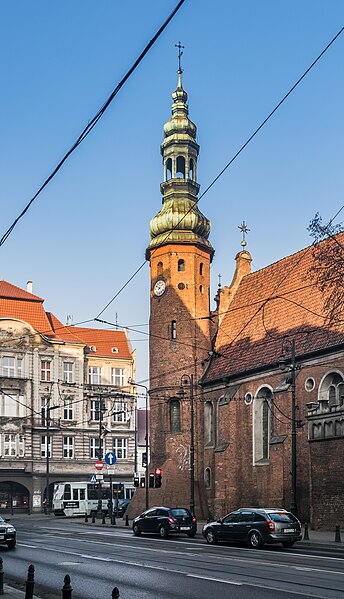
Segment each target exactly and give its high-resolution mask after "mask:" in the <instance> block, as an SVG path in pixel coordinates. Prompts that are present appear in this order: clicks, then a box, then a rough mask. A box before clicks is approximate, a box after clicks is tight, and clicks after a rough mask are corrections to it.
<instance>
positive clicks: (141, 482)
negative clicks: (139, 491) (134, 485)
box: [140, 476, 146, 488]
mask: <svg viewBox="0 0 344 599" xmlns="http://www.w3.org/2000/svg"><path fill="white" fill-rule="evenodd" d="M145 486H146V479H145V477H144V476H141V478H140V487H141V488H144V487H145Z"/></svg>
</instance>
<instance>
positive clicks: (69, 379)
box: [63, 362, 74, 383]
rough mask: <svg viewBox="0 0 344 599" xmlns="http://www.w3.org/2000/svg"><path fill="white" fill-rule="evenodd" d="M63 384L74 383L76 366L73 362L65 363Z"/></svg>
mask: <svg viewBox="0 0 344 599" xmlns="http://www.w3.org/2000/svg"><path fill="white" fill-rule="evenodd" d="M63 382H64V383H74V364H73V362H63Z"/></svg>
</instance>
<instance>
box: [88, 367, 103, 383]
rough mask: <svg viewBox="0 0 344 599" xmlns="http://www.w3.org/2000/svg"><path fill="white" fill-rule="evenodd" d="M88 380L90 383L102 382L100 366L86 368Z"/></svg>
mask: <svg viewBox="0 0 344 599" xmlns="http://www.w3.org/2000/svg"><path fill="white" fill-rule="evenodd" d="M88 382H89V384H90V385H101V384H102V369H101V368H100V366H90V367H89V369H88Z"/></svg>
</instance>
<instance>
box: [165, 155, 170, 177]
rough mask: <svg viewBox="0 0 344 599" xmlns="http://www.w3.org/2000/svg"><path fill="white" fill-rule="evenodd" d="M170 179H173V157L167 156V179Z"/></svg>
mask: <svg viewBox="0 0 344 599" xmlns="http://www.w3.org/2000/svg"><path fill="white" fill-rule="evenodd" d="M169 179H172V158H167V160H166V173H165V181H168V180H169Z"/></svg>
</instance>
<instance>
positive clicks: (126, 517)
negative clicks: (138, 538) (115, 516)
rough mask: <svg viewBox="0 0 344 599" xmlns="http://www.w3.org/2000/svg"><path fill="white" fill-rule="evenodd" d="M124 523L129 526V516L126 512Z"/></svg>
mask: <svg viewBox="0 0 344 599" xmlns="http://www.w3.org/2000/svg"><path fill="white" fill-rule="evenodd" d="M125 525H126V526H129V516H128V514H126V515H125Z"/></svg>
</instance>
